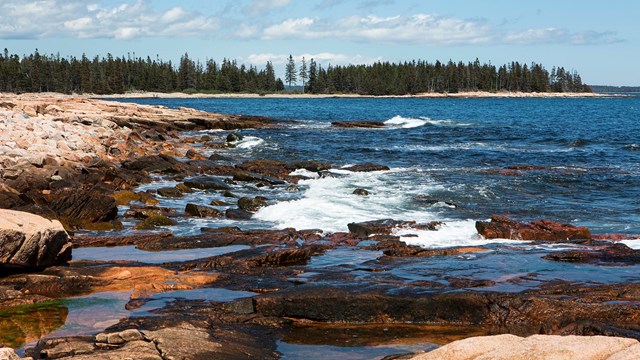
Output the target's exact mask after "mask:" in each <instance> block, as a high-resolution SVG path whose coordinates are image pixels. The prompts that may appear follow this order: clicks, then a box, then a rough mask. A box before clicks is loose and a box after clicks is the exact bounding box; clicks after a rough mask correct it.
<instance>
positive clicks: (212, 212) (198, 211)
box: [184, 204, 223, 218]
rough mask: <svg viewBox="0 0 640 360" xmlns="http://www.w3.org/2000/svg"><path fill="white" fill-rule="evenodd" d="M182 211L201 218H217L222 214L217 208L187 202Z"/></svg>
mask: <svg viewBox="0 0 640 360" xmlns="http://www.w3.org/2000/svg"><path fill="white" fill-rule="evenodd" d="M184 211H185V212H186V213H187V214H189V215H191V216H195V217H201V218H207V217H208V218H217V217H220V216H222V215H223V213H222V212H220V211H218V210H217V209H214V208H212V207H208V206H203V205H196V204H187V206H186V208H185V209H184Z"/></svg>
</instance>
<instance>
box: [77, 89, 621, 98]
mask: <svg viewBox="0 0 640 360" xmlns="http://www.w3.org/2000/svg"><path fill="white" fill-rule="evenodd" d="M83 96H86V97H92V98H101V99H114V98H136V99H144V98H161V99H199V98H202V99H205V98H222V99H227V98H231V99H234V98H238V99H251V98H276V99H287V98H301V99H305V98H309V99H316V98H317V99H322V98H427V99H430V98H434V99H435V98H596V97H597V98H601V97H624V96H627V95H620V94H602V93H575V92H562V93H555V92H544V93H540V92H507V91H500V92H487V91H467V92H458V93H422V94H415V95H380V96H373V95H359V94H299V93H291V94H286V93H277V94H249V93H225V94H199V93H196V94H185V93H181V92H173V93H160V92H129V93H125V94H110V95H83Z"/></svg>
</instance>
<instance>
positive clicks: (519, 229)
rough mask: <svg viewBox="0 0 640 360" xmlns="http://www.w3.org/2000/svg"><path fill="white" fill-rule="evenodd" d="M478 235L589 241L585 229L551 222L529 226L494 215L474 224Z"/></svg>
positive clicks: (559, 240) (534, 223)
mask: <svg viewBox="0 0 640 360" xmlns="http://www.w3.org/2000/svg"><path fill="white" fill-rule="evenodd" d="M476 229H477V230H478V233H479V234H480V235H482V236H484V237H485V238H487V239H496V238H499V239H517V240H539V241H555V242H562V241H568V240H590V239H591V233H590V232H589V229H587V228H586V227H576V226H573V225H569V224H561V223H557V222H554V221H551V220H539V221H534V222H531V223H529V224H525V223H519V222H515V221H512V220H511V219H509V218H507V217H505V216H497V215H494V216H492V217H491V222H485V221H478V222H476Z"/></svg>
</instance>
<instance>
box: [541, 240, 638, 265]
mask: <svg viewBox="0 0 640 360" xmlns="http://www.w3.org/2000/svg"><path fill="white" fill-rule="evenodd" d="M543 259H547V260H553V261H563V262H576V263H603V264H607V263H620V264H637V263H640V250H633V249H631V248H630V247H628V246H627V245H625V244H613V245H609V246H607V247H605V248H603V249H597V250H570V251H560V252H553V253H551V254H549V255H546V256H543Z"/></svg>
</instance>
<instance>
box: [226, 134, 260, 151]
mask: <svg viewBox="0 0 640 360" xmlns="http://www.w3.org/2000/svg"><path fill="white" fill-rule="evenodd" d="M265 143H266V141H264V140H263V139H261V138H259V137H256V136H245V137H243V138H242V140H238V141H234V142H232V144H234V145H235V146H236V148H239V149H251V148H254V147H256V146H260V145H263V144H265Z"/></svg>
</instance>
